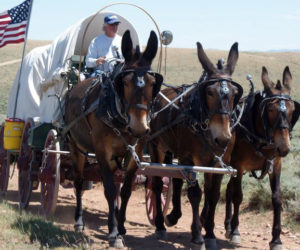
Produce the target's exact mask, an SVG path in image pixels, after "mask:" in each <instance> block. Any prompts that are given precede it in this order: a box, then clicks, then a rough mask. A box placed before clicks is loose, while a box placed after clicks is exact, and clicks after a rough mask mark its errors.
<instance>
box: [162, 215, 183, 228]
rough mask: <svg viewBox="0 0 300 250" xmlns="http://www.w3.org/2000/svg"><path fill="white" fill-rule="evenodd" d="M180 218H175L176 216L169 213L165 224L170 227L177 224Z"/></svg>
mask: <svg viewBox="0 0 300 250" xmlns="http://www.w3.org/2000/svg"><path fill="white" fill-rule="evenodd" d="M180 217H181V216H180ZM180 217H179V218H180ZM179 218H175V216H172V214H169V215H167V216H166V217H165V224H166V226H168V227H172V226H175V225H176V224H177V222H178V219H179Z"/></svg>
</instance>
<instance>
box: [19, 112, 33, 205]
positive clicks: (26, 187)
mask: <svg viewBox="0 0 300 250" xmlns="http://www.w3.org/2000/svg"><path fill="white" fill-rule="evenodd" d="M32 127H34V121H33V119H32V118H29V119H27V121H26V123H25V126H24V130H23V133H22V139H21V147H20V152H19V157H18V169H19V174H18V195H19V206H20V208H21V209H26V208H27V207H28V205H29V202H30V197H31V193H32V180H31V167H30V163H31V161H32V154H33V152H32V150H31V148H30V147H29V146H28V131H29V129H30V128H32ZM24 156H25V157H24ZM23 157H24V158H25V159H26V162H25V164H26V165H28V167H26V169H22V167H21V166H22V164H24V162H22V161H21V159H24V158H23Z"/></svg>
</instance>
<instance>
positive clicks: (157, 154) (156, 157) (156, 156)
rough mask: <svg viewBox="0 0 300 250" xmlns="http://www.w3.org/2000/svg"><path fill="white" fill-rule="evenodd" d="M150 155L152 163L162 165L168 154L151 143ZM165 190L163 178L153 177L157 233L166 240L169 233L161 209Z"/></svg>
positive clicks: (158, 236)
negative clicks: (162, 194)
mask: <svg viewBox="0 0 300 250" xmlns="http://www.w3.org/2000/svg"><path fill="white" fill-rule="evenodd" d="M148 146H149V153H150V155H151V161H152V162H158V163H162V162H163V161H164V160H165V156H166V154H165V153H164V152H162V151H159V150H158V145H157V144H154V143H149V144H148ZM162 189H163V181H162V179H161V177H158V176H153V177H152V192H153V193H154V194H155V207H156V216H155V227H156V230H155V233H156V235H157V238H159V239H166V238H167V233H166V228H165V226H164V216H163V212H162V207H161V193H162Z"/></svg>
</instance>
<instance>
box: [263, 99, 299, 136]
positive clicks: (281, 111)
mask: <svg viewBox="0 0 300 250" xmlns="http://www.w3.org/2000/svg"><path fill="white" fill-rule="evenodd" d="M263 95H265V93H263ZM273 100H277V101H278V102H279V106H278V114H277V117H276V120H275V122H273V123H272V124H270V122H269V121H268V119H267V112H266V106H267V103H269V102H270V101H273ZM287 101H289V102H295V101H293V100H292V98H291V96H290V95H285V94H279V95H270V96H268V97H265V98H264V99H263V100H262V101H261V103H260V104H259V111H260V117H261V119H262V124H263V128H264V132H265V138H266V140H267V141H269V142H272V136H271V135H272V134H274V131H275V130H276V129H281V130H283V129H288V130H289V134H290V138H291V137H292V134H291V132H292V129H293V124H292V121H290V120H289V117H288V114H287V107H286V102H287ZM295 106H296V105H295ZM295 111H296V110H295Z"/></svg>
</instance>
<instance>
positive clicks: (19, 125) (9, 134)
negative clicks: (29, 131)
mask: <svg viewBox="0 0 300 250" xmlns="http://www.w3.org/2000/svg"><path fill="white" fill-rule="evenodd" d="M23 128H24V121H23V120H21V119H18V118H7V119H6V120H5V124H4V136H3V144H4V148H5V149H6V150H19V149H20V146H21V137H22V133H23Z"/></svg>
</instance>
